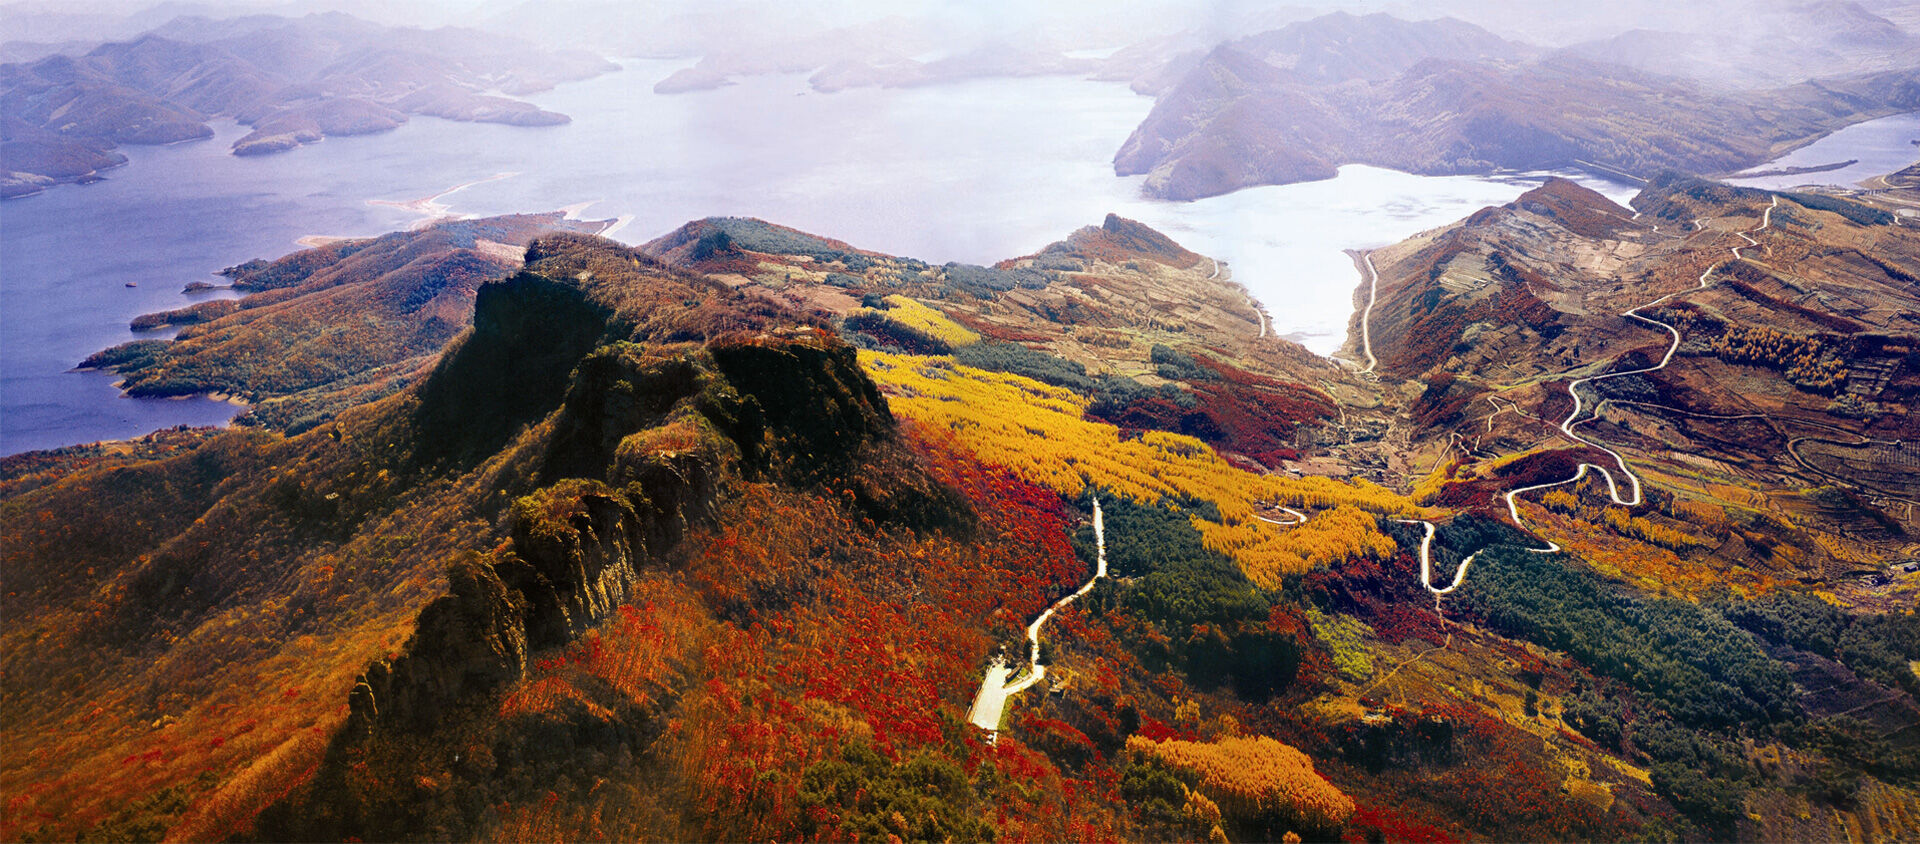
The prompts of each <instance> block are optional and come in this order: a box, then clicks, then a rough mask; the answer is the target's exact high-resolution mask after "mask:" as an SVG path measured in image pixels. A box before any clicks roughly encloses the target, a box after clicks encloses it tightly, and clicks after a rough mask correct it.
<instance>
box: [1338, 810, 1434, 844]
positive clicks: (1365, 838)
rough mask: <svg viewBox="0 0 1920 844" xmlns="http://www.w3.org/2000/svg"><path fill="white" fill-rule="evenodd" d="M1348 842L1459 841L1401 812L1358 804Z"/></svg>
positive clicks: (1417, 843)
mask: <svg viewBox="0 0 1920 844" xmlns="http://www.w3.org/2000/svg"><path fill="white" fill-rule="evenodd" d="M1345 840H1346V841H1350V842H1354V844H1363V842H1373V841H1392V842H1403V841H1404V842H1411V844H1451V842H1454V841H1458V840H1459V839H1457V838H1454V837H1453V836H1451V835H1448V834H1447V833H1446V832H1445V831H1444V830H1442V829H1440V828H1439V827H1436V826H1432V825H1430V824H1424V823H1421V822H1419V821H1417V820H1414V819H1412V818H1410V817H1408V816H1406V815H1404V814H1402V813H1401V812H1399V811H1398V810H1395V809H1392V808H1389V807H1386V806H1378V805H1374V804H1371V803H1363V802H1358V801H1356V805H1355V806H1354V811H1353V820H1351V821H1349V822H1348V823H1347V835H1346V838H1345Z"/></svg>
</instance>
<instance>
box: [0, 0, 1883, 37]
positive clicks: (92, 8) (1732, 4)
mask: <svg viewBox="0 0 1920 844" xmlns="http://www.w3.org/2000/svg"><path fill="white" fill-rule="evenodd" d="M1858 2H1859V3H1860V5H1861V6H1863V7H1865V8H1866V9H1868V10H1870V11H1873V12H1875V13H1879V14H1883V15H1886V16H1888V17H1890V18H1893V19H1894V20H1895V21H1896V22H1898V23H1905V24H1907V25H1909V26H1913V25H1915V22H1916V21H1920V0H1858ZM1807 4H1808V3H1807V0H1682V1H1681V2H1675V0H1608V2H1605V3H1578V2H1570V0H1390V1H1389V0H803V2H768V1H767V0H755V1H754V2H743V0H538V2H537V4H532V5H530V4H529V3H528V0H170V1H169V2H166V3H156V2H154V0H18V2H11V3H5V4H4V5H0V29H3V30H4V34H0V39H7V40H11V39H26V40H36V39H46V40H51V39H53V38H55V37H57V38H63V39H87V38H92V39H106V38H124V37H128V36H130V35H132V34H136V33H138V32H139V31H142V30H143V29H144V28H146V27H151V26H157V25H158V24H160V23H164V22H165V21H166V20H167V19H168V18H171V17H172V16H174V15H176V14H206V15H210V16H215V17H225V16H230V15H238V14H247V13H253V12H267V13H274V14H288V15H299V14H305V13H308V12H314V11H324V10H340V11H345V12H348V13H351V14H354V15H358V16H360V17H364V18H368V19H370V20H376V21H380V22H382V23H389V24H409V25H421V26H433V25H443V24H460V25H467V26H481V27H487V26H488V25H489V24H490V23H492V24H493V26H494V28H501V29H505V30H507V31H513V30H514V29H515V28H516V27H518V28H519V29H521V30H526V31H523V33H522V34H529V35H535V36H539V35H544V36H546V37H547V38H548V39H552V38H554V37H557V36H556V34H557V33H569V34H571V33H593V34H596V35H600V36H604V37H616V36H619V35H621V34H623V33H621V32H620V31H618V30H619V29H621V28H625V29H632V30H638V29H641V28H643V26H667V27H671V26H672V25H673V22H675V21H691V20H707V21H714V20H729V19H730V20H731V21H733V22H736V23H737V24H738V26H739V27H740V29H741V30H743V31H744V32H746V33H748V34H752V33H753V30H754V23H755V22H756V21H757V22H760V23H761V24H763V25H766V26H767V27H768V28H769V29H770V31H771V32H772V33H775V34H777V35H781V36H785V35H802V34H805V32H804V30H800V31H796V30H795V27H797V26H804V27H813V28H822V29H824V28H831V27H834V26H844V25H847V24H853V23H860V22H863V21H870V20H876V19H879V18H883V17H887V16H900V17H906V18H910V19H919V20H922V21H924V22H925V23H926V24H927V25H928V26H930V27H933V28H936V29H939V30H941V31H943V32H951V33H952V34H954V35H956V36H960V35H963V34H979V33H993V32H997V31H1011V32H1020V33H1023V34H1027V35H1032V34H1038V33H1044V34H1046V35H1049V36H1052V37H1053V38H1054V39H1056V40H1061V39H1067V40H1072V39H1074V38H1075V37H1076V36H1079V37H1081V40H1086V39H1089V38H1091V39H1106V40H1114V39H1118V40H1117V41H1116V43H1113V44H1109V45H1107V46H1119V44H1120V43H1127V42H1131V41H1137V40H1140V39H1144V38H1150V37H1154V36H1158V35H1166V34H1171V33H1174V32H1179V31H1182V30H1197V31H1199V32H1200V33H1202V34H1203V35H1205V36H1208V37H1212V38H1220V39H1225V38H1231V37H1236V36H1241V35H1247V34H1252V32H1254V31H1259V30H1261V29H1265V28H1269V27H1272V26H1278V25H1283V24H1284V23H1286V22H1288V21H1290V20H1297V19H1301V18H1306V17H1311V16H1313V15H1314V14H1316V13H1319V12H1325V11H1332V10H1336V9H1340V10H1346V11H1351V12H1355V13H1362V14H1364V13H1368V12H1389V13H1392V14H1395V15H1397V16H1400V17H1403V18H1412V19H1420V18H1430V17H1438V16H1442V15H1449V14H1450V15H1453V16H1456V17H1460V18H1464V19H1466V20H1469V21H1472V22H1474V23H1476V24H1479V25H1481V26H1484V27H1486V28H1488V29H1491V30H1493V31H1495V32H1497V33H1499V34H1501V35H1504V36H1507V37H1510V38H1519V39H1522V40H1528V41H1533V42H1536V43H1542V44H1547V45H1550V46H1551V45H1562V44H1567V43H1572V42H1575V41H1581V40H1588V39H1593V38H1603V37H1607V36H1610V35H1614V34H1617V33H1619V32H1621V31H1624V30H1626V29H1631V28H1647V29H1667V30H1680V31H1693V32H1703V31H1717V30H1718V29H1719V28H1720V27H1722V26H1724V25H1727V24H1728V23H1729V22H1733V23H1738V22H1741V21H1751V20H1755V19H1757V18H1758V17H1760V16H1757V15H1755V14H1753V12H1754V11H1755V10H1758V9H1766V8H1775V9H1778V8H1782V7H1787V6H1795V5H1800V6H1804V5H1807ZM523 6H525V7H529V8H533V9H537V12H534V13H532V14H529V13H528V10H527V9H526V8H520V7H523ZM516 9H519V12H520V13H519V14H518V15H515V14H513V13H514V11H515V10H516ZM36 13H53V14H55V15H57V16H60V17H62V18H65V19H66V23H65V25H64V29H63V28H62V25H61V24H60V22H58V21H52V22H49V21H48V20H47V19H46V18H47V16H46V15H45V14H36ZM29 17H37V18H39V19H38V20H31V21H30V20H28V18H29ZM129 17H131V18H132V19H131V20H126V18H129ZM89 18H91V19H92V20H89ZM114 18H121V20H118V21H116V20H114ZM571 19H577V20H581V21H585V20H588V19H592V20H594V21H595V22H596V23H594V24H583V25H582V26H579V27H574V28H572V29H569V26H568V23H569V21H570V20H571ZM609 20H618V21H623V22H627V24H626V25H625V26H624V27H612V29H615V30H616V31H613V32H608V31H607V30H608V29H609V28H610V27H609V26H608V25H607V23H606V22H607V21H609ZM502 21H505V22H506V23H502ZM529 21H532V22H537V23H538V24H539V25H538V26H533V27H529V26H528V22H529ZM643 22H644V24H643ZM774 22H777V23H774ZM1081 46H1091V45H1085V44H1083V45H1081Z"/></svg>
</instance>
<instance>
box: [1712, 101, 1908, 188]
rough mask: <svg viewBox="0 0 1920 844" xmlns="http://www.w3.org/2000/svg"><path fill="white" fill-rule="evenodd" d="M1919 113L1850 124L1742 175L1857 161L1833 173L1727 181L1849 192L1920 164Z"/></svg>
mask: <svg viewBox="0 0 1920 844" xmlns="http://www.w3.org/2000/svg"><path fill="white" fill-rule="evenodd" d="M1916 140H1920V112H1911V113H1908V114H1896V115H1893V116H1892V117H1882V118H1880V119H1878V120H1869V121H1866V122H1864V123H1855V124H1853V125H1852V126H1848V127H1847V128H1845V129H1841V130H1840V131H1838V132H1835V133H1833V134H1831V135H1828V136H1826V137H1824V138H1821V139H1820V140H1817V141H1814V142H1813V143H1810V144H1807V145H1806V146H1803V147H1801V148H1799V149H1796V150H1794V151H1793V152H1790V153H1787V154H1786V155H1783V156H1781V157H1779V158H1777V159H1774V160H1773V161H1769V162H1767V163H1766V164H1762V165H1760V166H1759V167H1754V168H1751V169H1750V170H1748V171H1747V172H1758V171H1765V170H1781V169H1785V168H1789V167H1819V166H1821V165H1824V164H1838V163H1840V162H1842V161H1850V160H1854V159H1858V163H1855V164H1850V165H1848V166H1846V167H1842V168H1840V169H1838V170H1827V171H1824V172H1820V173H1801V174H1799V175H1796V176H1761V177H1759V178H1742V177H1740V176H1738V175H1735V176H1734V177H1733V178H1730V179H1728V180H1727V181H1729V182H1732V183H1733V184H1736V185H1746V186H1747V187H1753V188H1765V189H1767V190H1785V189H1787V188H1793V187H1799V186H1801V185H1833V186H1840V187H1853V186H1855V185H1857V184H1859V183H1860V182H1862V181H1864V180H1866V179H1871V178H1873V177H1875V176H1880V175H1884V174H1887V173H1891V172H1893V171H1895V170H1898V169H1900V168H1902V167H1905V166H1907V165H1909V164H1912V163H1914V161H1916V160H1920V146H1915V145H1914V143H1913V142H1914V141H1916Z"/></svg>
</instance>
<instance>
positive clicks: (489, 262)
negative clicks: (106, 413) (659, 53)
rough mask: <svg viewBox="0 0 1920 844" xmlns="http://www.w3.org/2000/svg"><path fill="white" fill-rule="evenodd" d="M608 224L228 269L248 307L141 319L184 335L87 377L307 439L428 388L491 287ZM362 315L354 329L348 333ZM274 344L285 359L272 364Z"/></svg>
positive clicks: (519, 225) (384, 245)
mask: <svg viewBox="0 0 1920 844" xmlns="http://www.w3.org/2000/svg"><path fill="white" fill-rule="evenodd" d="M606 225H607V224H606V223H605V222H604V221H576V220H567V219H564V218H563V215H561V214H558V213H552V214H523V215H510V216H503V217H489V218H485V219H479V220H458V221H445V222H441V223H436V224H434V225H432V226H429V227H427V228H425V229H421V230H418V231H408V232H395V233H393V234H388V235H383V236H381V237H377V238H367V239H355V240H345V241H339V242H335V243H331V244H328V245H325V246H321V247H316V248H313V249H306V250H301V251H299V252H295V253H293V254H291V255H287V256H285V257H282V258H280V259H278V260H274V261H264V260H255V261H249V262H247V263H245V264H242V265H240V266H236V267H229V268H227V269H226V270H225V271H224V274H225V275H226V276H227V277H228V278H230V279H232V284H233V288H234V289H235V290H238V291H242V292H244V293H246V294H247V295H245V296H243V297H242V298H240V299H238V300H214V301H210V302H203V303H201V304H198V305H192V306H189V307H187V308H182V309H179V310H175V311H167V312H162V313H158V314H149V315H146V316H142V317H139V318H137V319H135V320H134V327H135V328H156V327H160V326H165V325H173V326H183V328H182V330H181V331H180V332H179V333H178V334H176V335H175V336H174V337H173V339H171V340H159V339H146V340H135V341H133V342H130V343H126V344H123V345H120V346H117V347H115V348H112V349H108V350H105V351H102V352H100V353H98V354H95V355H93V356H91V357H89V358H88V359H87V360H86V361H85V362H84V363H83V364H82V365H83V366H89V367H98V368H102V369H112V370H114V371H115V372H118V373H120V375H122V376H123V381H122V383H121V389H122V390H124V391H125V392H126V393H128V394H129V395H133V396H179V395H191V394H195V393H208V392H217V393H224V394H227V395H232V396H237V397H239V398H242V399H244V400H246V401H248V402H249V403H251V404H252V405H253V407H252V409H251V410H250V411H249V413H248V415H247V417H246V421H247V422H249V423H252V424H258V425H262V426H265V427H269V428H273V429H276V430H282V431H293V432H298V431H304V430H307V429H310V428H312V427H314V426H316V425H319V424H322V423H325V422H326V421H328V420H329V419H331V418H333V416H334V415H335V414H337V413H339V412H340V411H341V410H342V409H344V408H346V407H349V406H352V405H355V404H361V403H365V402H367V401H370V400H372V399H375V398H378V397H381V396H385V395H389V394H391V393H393V392H395V391H398V390H399V389H401V388H402V387H405V386H406V385H408V384H411V383H415V382H417V381H418V380H419V379H420V378H421V377H422V376H423V375H424V374H425V373H426V371H427V370H428V369H430V368H431V367H432V366H433V364H434V359H435V356H437V355H438V354H439V353H440V351H441V349H443V348H445V347H446V345H447V343H448V342H450V341H451V340H453V339H454V338H455V337H457V336H459V335H460V333H461V332H462V331H464V330H465V329H466V328H467V327H468V326H469V325H472V324H473V322H474V319H475V299H476V297H477V296H478V291H480V290H481V289H482V288H483V286H484V285H485V283H486V282H488V281H492V280H494V279H497V278H499V277H500V276H502V275H505V274H507V273H510V272H512V271H514V269H516V268H517V267H518V266H519V265H520V257H521V253H522V251H523V250H524V248H525V246H526V244H527V243H528V241H530V240H532V239H533V238H534V237H536V236H538V235H540V234H542V233H546V232H553V231H585V232H594V231H600V230H601V229H603V228H604V227H605V226H606ZM500 292H501V291H499V290H498V289H495V290H490V291H489V292H488V293H487V294H486V295H487V297H489V298H491V297H494V296H497V295H499V293H500ZM511 311H512V308H511V307H503V308H493V307H488V308H486V309H484V313H485V314H486V319H487V320H489V321H490V322H489V323H488V325H487V326H486V327H485V330H489V331H493V330H505V329H504V328H502V327H501V326H498V325H494V324H493V323H492V322H491V321H497V320H500V319H506V318H508V317H506V316H505V315H506V314H509V313H510V312H511ZM349 314H351V315H352V316H351V319H352V325H353V328H352V330H339V326H340V325H341V324H342V321H343V320H345V319H347V318H348V315H349ZM561 324H565V323H561ZM528 330H539V329H528ZM263 345H266V346H272V347H273V348H274V349H275V352H274V353H273V354H271V355H263V354H259V350H260V349H261V348H262V347H263ZM563 374H564V373H563Z"/></svg>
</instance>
